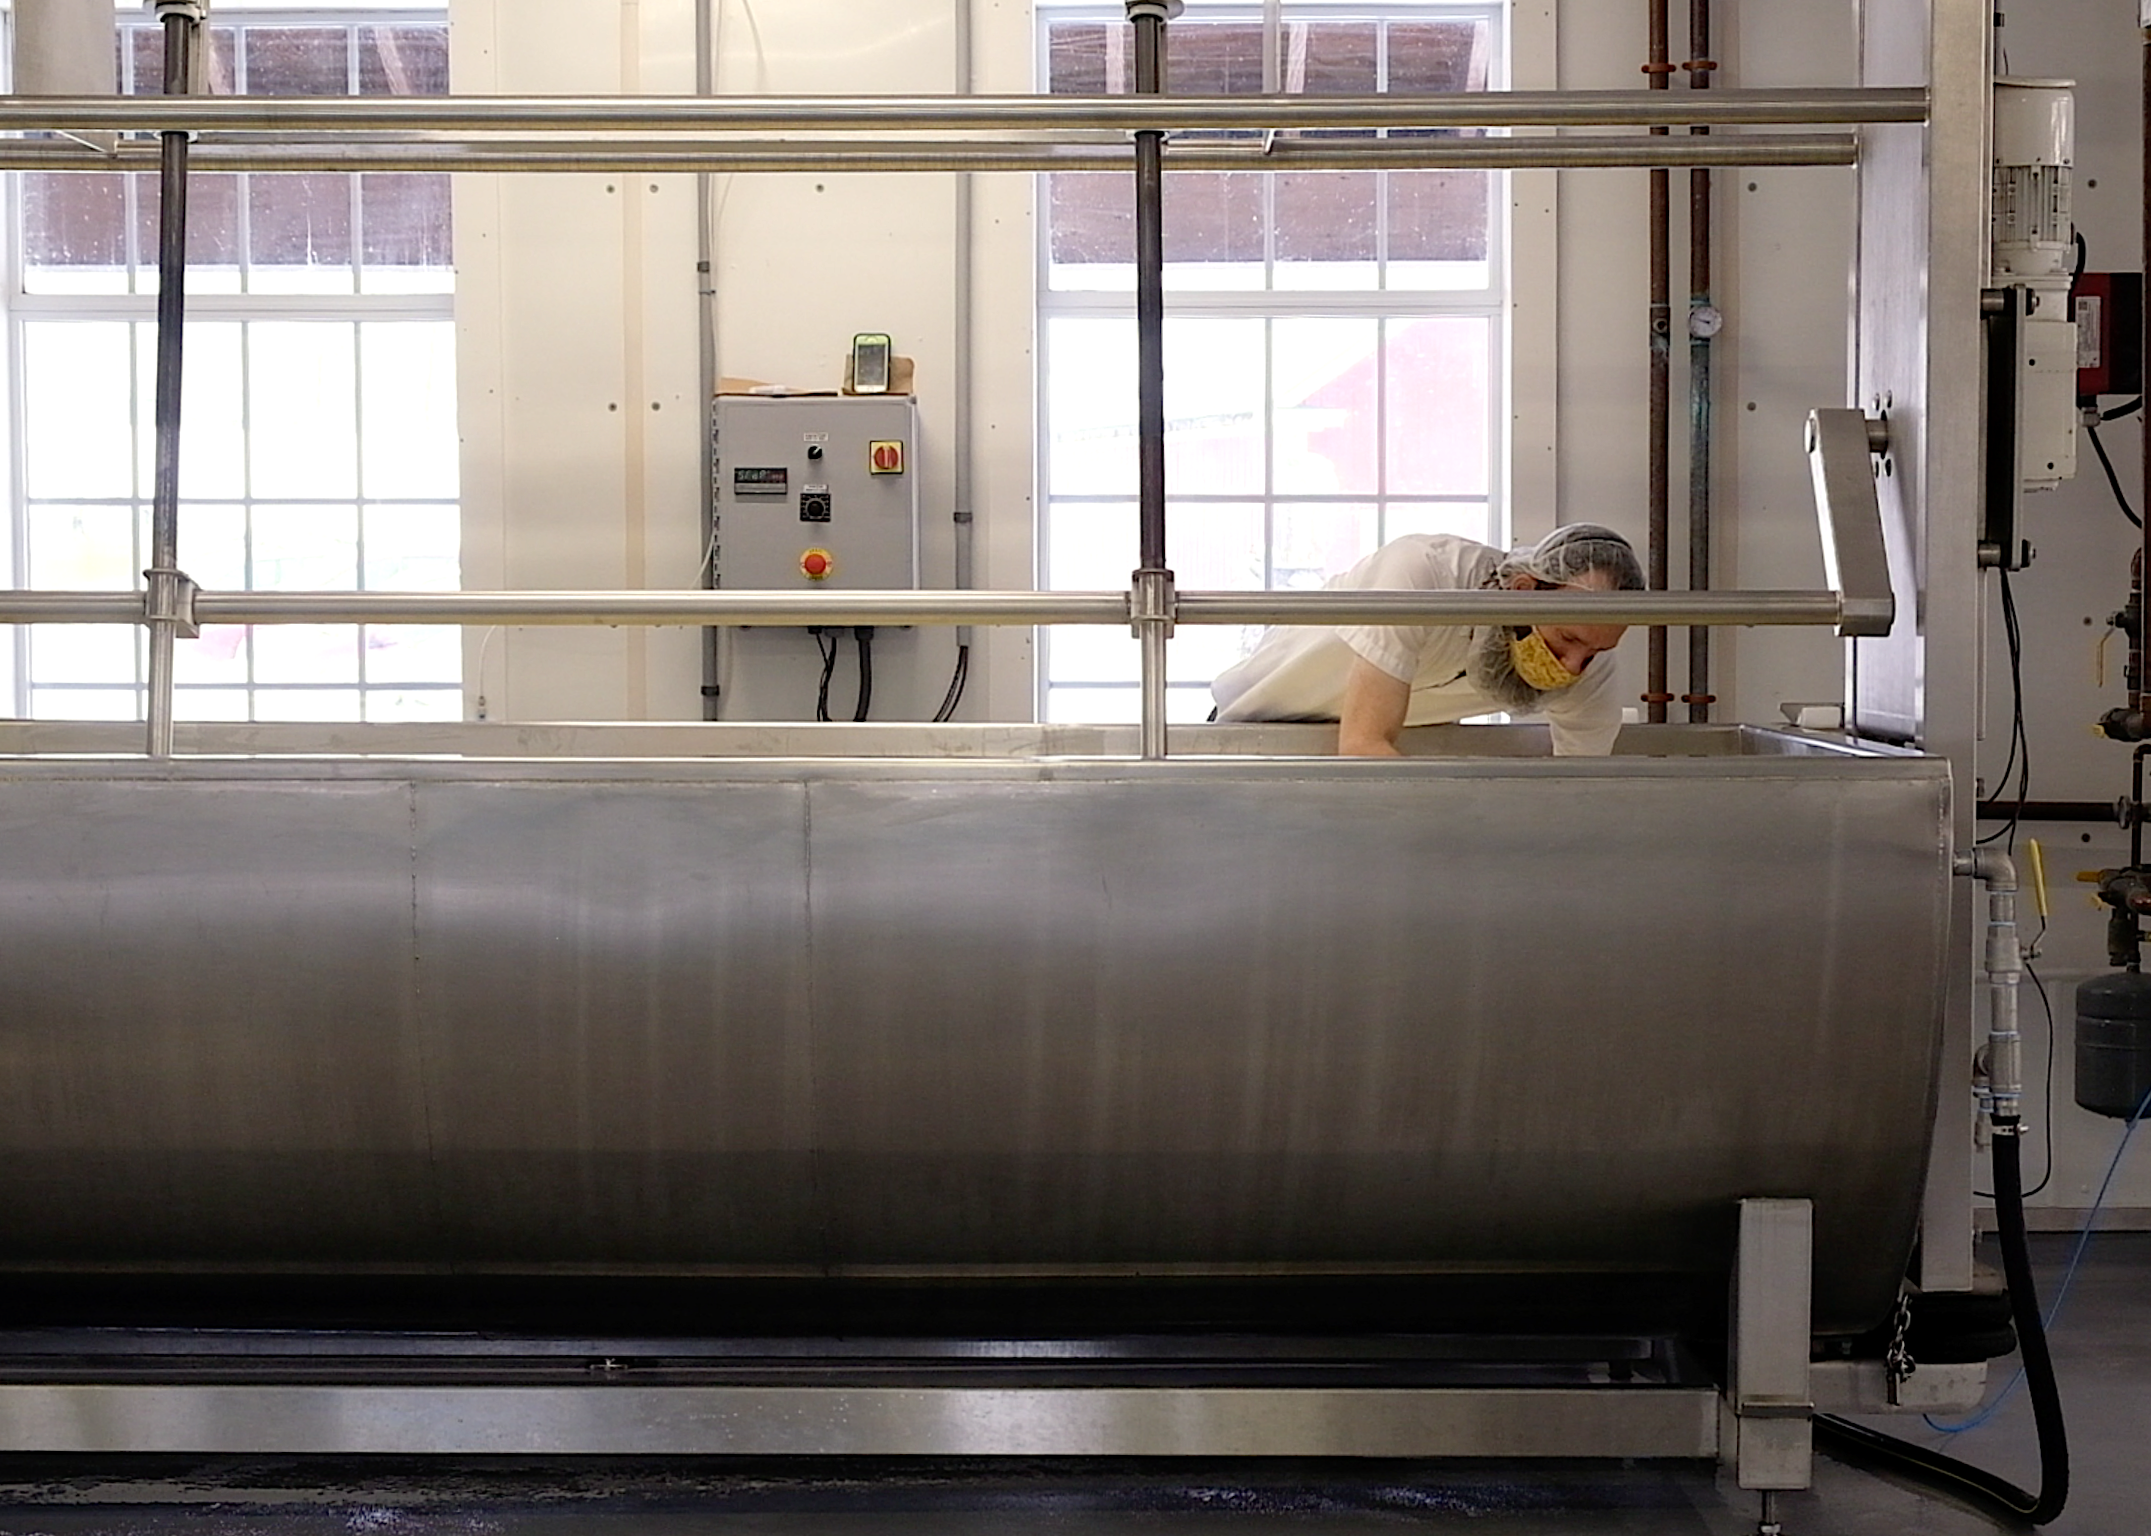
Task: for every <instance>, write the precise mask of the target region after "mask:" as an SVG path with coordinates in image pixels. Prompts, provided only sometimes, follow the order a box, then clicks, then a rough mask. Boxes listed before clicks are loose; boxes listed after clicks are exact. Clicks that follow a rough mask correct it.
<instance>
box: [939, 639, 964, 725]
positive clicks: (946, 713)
mask: <svg viewBox="0 0 2151 1536" xmlns="http://www.w3.org/2000/svg"><path fill="white" fill-rule="evenodd" d="M970 680H971V647H969V646H968V645H959V646H957V647H956V670H955V671H953V672H951V673H950V674H949V691H948V692H947V693H945V694H943V695H942V697H941V707H940V708H939V709H937V710H935V711H934V723H935V724H936V725H940V724H942V723H943V722H945V721H948V720H951V719H953V718H954V717H955V714H956V706H957V705H959V704H961V703H962V702H963V690H964V684H966V683H968V682H969V681H970Z"/></svg>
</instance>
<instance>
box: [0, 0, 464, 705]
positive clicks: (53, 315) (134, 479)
mask: <svg viewBox="0 0 2151 1536" xmlns="http://www.w3.org/2000/svg"><path fill="white" fill-rule="evenodd" d="M227 18H228V19H227ZM115 21H116V22H117V24H118V26H119V28H120V29H121V33H122V39H123V41H122V44H121V46H120V50H119V55H120V61H121V63H120V68H121V75H120V81H121V85H122V87H123V88H124V87H125V86H126V85H127V84H129V83H130V82H131V81H132V78H133V74H134V68H135V54H134V50H133V48H132V46H131V45H129V44H128V43H127V42H126V41H125V40H124V39H125V36H126V34H127V33H128V32H129V31H154V30H156V23H155V22H153V21H141V20H137V19H135V18H134V17H132V16H129V15H126V14H124V13H116V14H115ZM447 24H448V22H447V15H446V12H445V10H442V9H427V8H425V7H419V6H398V7H396V8H394V9H381V10H368V9H354V8H348V7H339V8H336V9H333V10H331V9H326V8H324V9H321V10H293V9H284V8H277V9H266V8H265V9H261V10H255V9H251V8H250V9H245V10H237V11H233V12H225V13H222V15H220V16H219V17H217V18H215V19H213V20H212V22H211V26H212V27H222V28H229V29H231V30H232V31H234V32H236V33H239V34H242V35H241V36H240V37H238V38H236V39H235V45H234V49H233V83H234V85H235V86H239V87H241V88H243V86H244V83H245V80H246V74H245V70H246V49H245V46H244V37H243V34H244V32H246V31H247V30H252V29H257V28H270V29H282V28H292V27H299V28H306V29H319V30H325V29H328V28H332V27H341V28H343V29H344V32H345V38H346V42H345V73H344V81H345V87H346V90H347V91H349V92H351V93H352V94H356V92H357V89H358V85H359V83H360V76H359V61H360V39H359V32H360V29H361V28H368V27H393V26H414V27H420V26H422V27H441V28H444V29H445V27H446V26H447ZM12 27H13V16H12V14H11V13H0V36H11V35H12ZM146 174H149V173H134V174H128V175H126V179H125V180H124V181H123V182H122V189H123V197H122V208H121V214H120V216H121V218H122V219H123V220H124V221H125V223H124V228H125V230H126V240H125V246H126V251H125V254H126V260H127V263H128V269H127V277H126V282H127V288H126V291H124V292H118V293H29V292H27V291H25V290H26V281H27V275H28V271H29V266H30V264H29V262H28V261H27V260H26V256H25V250H24V240H23V236H24V233H25V231H26V228H27V221H26V217H25V207H24V189H25V185H26V183H25V176H24V173H19V172H18V173H12V174H10V175H8V177H7V181H8V186H7V188H6V195H5V203H4V205H0V206H4V207H5V209H6V211H7V214H8V216H9V218H10V219H11V221H12V228H11V229H10V230H9V232H8V235H7V237H6V238H5V239H0V307H4V309H5V319H6V325H7V339H8V366H7V388H8V408H7V410H6V412H5V413H4V423H5V430H6V433H7V441H6V444H5V450H6V456H7V483H8V495H9V506H10V512H9V519H8V521H9V537H8V539H7V541H6V544H5V546H4V547H5V551H6V555H7V560H8V565H9V569H8V570H7V572H6V579H7V581H8V582H9V583H10V584H15V585H24V586H31V585H34V583H35V573H34V569H33V566H32V561H31V550H30V515H29V514H30V508H31V505H32V501H31V498H30V496H29V488H28V483H27V449H28V430H27V428H28V422H27V402H28V389H27V383H28V380H27V362H26V349H25V345H24V336H25V327H26V326H28V325H30V324H32V323H37V322H45V323H68V322H98V321H105V322H127V323H128V326H129V333H128V381H129V388H128V402H127V430H128V442H129V445H130V452H129V456H128V475H127V479H128V484H129V487H130V495H128V496H126V497H123V498H114V497H45V498H40V499H38V500H37V501H36V503H35V504H36V505H37V506H40V507H44V506H99V507H114V508H119V507H124V508H126V509H127V510H128V511H129V513H130V516H129V522H128V526H129V538H130V559H129V565H130V567H131V568H132V569H134V570H135V571H136V572H137V573H138V575H137V580H136V582H135V584H134V587H133V590H135V591H140V590H142V583H141V581H140V579H139V572H140V570H141V569H142V568H143V567H144V566H146V565H147V564H148V558H147V554H146V548H145V546H144V544H143V539H144V536H145V528H146V526H147V524H146V519H147V518H148V516H149V513H150V506H151V501H152V497H151V494H150V491H149V489H148V488H146V487H145V486H144V484H143V466H142V461H141V452H140V444H141V440H142V431H143V421H144V418H145V416H146V415H147V414H148V413H149V412H150V411H151V410H152V409H153V406H154V398H153V392H154V382H155V381H154V378H153V377H150V378H145V377H144V374H143V368H142V361H143V358H142V350H141V345H140V327H142V326H145V325H146V326H151V327H154V324H155V319H156V304H157V295H156V291H155V289H154V288H153V287H152V288H147V289H144V288H140V287H138V286H137V284H138V282H139V274H140V273H141V272H142V271H143V270H145V269H144V267H143V266H142V264H141V262H140V260H139V256H140V251H139V243H140V240H141V223H140V207H139V201H138V198H137V191H138V189H139V187H140V186H141V185H142V182H141V179H140V178H141V176H142V175H146ZM339 174H342V175H344V176H345V177H346V182H347V186H348V188H349V197H350V203H351V210H350V217H351V274H352V280H351V289H350V291H348V292H339V293H312V294H309V293H275V292H272V293H257V292H254V291H252V288H251V283H250V280H249V274H250V273H251V270H252V263H251V260H250V257H251V253H252V245H253V239H252V233H253V231H252V218H251V194H250V190H249V189H250V181H251V178H250V176H249V175H248V174H247V173H238V186H239V194H238V202H237V214H238V220H237V221H238V257H239V263H240V265H239V271H240V285H239V289H238V291H236V292H231V291H225V292H209V293H196V292H193V291H191V290H190V291H189V293H188V295H187V318H188V320H189V322H190V323H191V322H195V321H205V322H217V321H221V322H227V323H236V324H238V325H239V326H240V346H239V378H240V388H241V392H242V393H241V399H240V440H241V442H242V444H245V445H247V449H246V451H244V452H243V453H242V456H241V468H240V473H241V477H242V487H241V488H242V494H241V495H240V496H237V497H187V498H183V504H184V502H185V501H189V500H191V501H195V502H199V503H205V504H206V503H214V504H216V505H220V506H237V507H239V508H241V510H242V515H243V518H244V532H243V537H244V561H245V572H246V579H247V585H248V590H252V589H253V583H254V574H255V573H254V561H255V526H254V512H255V508H256V506H257V505H272V506H293V507H304V506H309V505H320V506H334V507H345V506H348V507H351V508H352V509H353V512H354V517H355V519H356V528H355V530H354V561H355V569H354V573H353V574H354V588H355V589H356V590H361V591H363V590H366V523H367V516H366V514H367V512H368V511H369V510H370V509H371V508H374V507H396V506H424V507H437V506H443V505H453V504H455V503H457V502H459V501H460V490H459V492H458V494H457V495H456V496H453V497H446V498H444V497H381V498H369V497H368V496H367V495H366V494H365V492H366V466H365V441H366V435H365V434H366V420H365V414H366V406H365V360H364V347H363V345H362V344H361V335H362V333H361V331H360V326H361V324H362V323H364V322H368V321H379V322H430V323H439V324H452V323H453V322H454V319H455V294H454V291H453V289H452V287H451V288H449V289H444V290H442V291H439V292H417V293H414V292H401V291H391V292H386V293H368V292H367V291H366V290H365V286H364V276H363V274H364V254H365V251H364V226H363V212H362V206H363V198H362V196H361V192H360V186H361V184H360V180H359V176H360V174H361V173H358V172H343V173H339ZM256 321H260V322H269V323H277V322H283V323H295V322H296V323H324V324H340V325H344V326H348V327H349V328H350V331H351V337H352V424H353V445H354V455H355V463H354V466H353V494H352V495H351V496H350V497H348V498H345V497H291V496H285V497H271V498H257V497H256V495H255V494H254V492H255V488H254V484H253V477H254V463H253V459H254V456H253V453H252V452H251V444H252V441H253V422H252V409H253V397H252V374H253V357H252V353H253V346H252V334H253V333H252V322H256ZM182 535H184V527H182ZM185 563H186V562H185V555H184V547H182V556H181V565H182V567H184V565H185ZM348 627H349V628H350V629H351V630H352V631H353V644H354V645H355V646H356V648H357V653H358V654H357V666H356V675H355V680H354V681H351V682H329V683H264V682H260V681H258V680H257V676H256V659H255V640H256V629H257V628H258V627H257V626H247V636H246V641H245V656H246V679H245V681H243V682H233V683H182V684H176V685H175V692H176V693H177V694H179V695H181V696H184V695H186V694H188V693H199V692H218V693H233V692H238V693H243V694H244V695H245V696H246V700H247V720H248V721H249V722H252V721H255V720H258V719H259V718H260V716H259V711H258V701H259V698H260V696H261V695H262V694H265V693H266V694H298V693H321V692H343V693H351V694H355V695H356V696H357V698H358V701H359V714H358V719H360V720H364V719H367V718H368V717H369V711H368V704H369V701H370V700H371V698H372V697H373V695H374V694H376V693H414V694H415V693H455V694H458V695H460V694H461V693H462V691H463V688H464V681H463V679H462V678H461V676H460V675H459V676H458V677H457V679H456V680H455V681H452V682H439V683H418V682H403V683H375V682H373V681H371V680H370V678H369V676H368V670H369V669H368V657H367V645H366V640H367V631H368V626H366V625H351V626H348ZM0 631H4V633H5V635H6V640H5V644H6V645H7V650H8V656H7V662H6V666H7V673H8V676H9V682H10V684H11V692H12V695H13V699H12V703H13V713H14V714H15V716H16V717H18V718H32V717H33V704H34V700H35V697H36V695H37V693H39V692H42V691H58V690H64V691H67V692H70V693H112V694H117V693H128V694H131V695H132V696H133V699H134V705H135V710H134V718H136V719H137V720H139V719H142V718H144V716H145V711H146V689H147V677H146V673H147V665H148V662H147V638H146V635H145V634H144V632H143V631H141V630H140V628H139V627H137V628H136V630H135V631H134V642H135V643H134V646H133V652H134V678H133V681H131V682H118V681H114V682H101V683H84V682H44V681H40V680H39V679H37V678H35V677H33V675H32V664H33V656H32V653H33V646H32V644H31V631H30V628H29V627H28V626H0ZM460 670H461V669H460V667H459V669H458V671H459V674H460ZM182 718H184V715H182Z"/></svg>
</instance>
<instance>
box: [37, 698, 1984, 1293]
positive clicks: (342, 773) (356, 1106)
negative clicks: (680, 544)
mask: <svg viewBox="0 0 2151 1536" xmlns="http://www.w3.org/2000/svg"><path fill="white" fill-rule="evenodd" d="M997 729H999V730H1001V731H1002V732H1003V733H1004V734H1005V733H1006V732H1008V731H1009V730H1012V729H1013V730H1020V729H1021V728H997ZM1472 734H1473V733H1472V732H1470V731H1466V732H1464V733H1463V734H1462V735H1460V736H1459V735H1454V734H1452V735H1449V736H1443V737H1440V738H1438V740H1440V741H1444V742H1456V741H1463V742H1466V743H1469V742H1470V740H1471V737H1472ZM780 737H781V738H782V739H781V743H780V744H782V745H784V746H786V747H788V748H791V749H793V750H796V742H797V740H799V739H803V738H799V737H797V735H796V733H794V734H793V735H790V736H786V735H784V734H783V733H775V734H774V735H773V736H771V738H770V739H772V740H777V739H778V738H780ZM720 739H721V738H720ZM732 739H733V740H735V741H737V740H738V738H736V737H735V738H732ZM920 739H921V740H929V739H930V740H932V741H936V742H942V743H947V742H949V741H954V740H957V739H958V738H956V737H952V736H948V735H946V734H943V735H937V736H933V737H931V738H926V737H921V738H920ZM1200 739H1201V740H1202V741H1203V742H1205V743H1208V742H1212V741H1229V740H1230V738H1229V736H1226V735H1219V734H1218V733H1212V735H1211V736H1208V737H1204V738H1200ZM1636 739H1637V740H1642V741H1644V742H1645V743H1646V745H1649V746H1651V747H1652V748H1653V750H1657V751H1661V752H1663V753H1664V754H1665V755H1658V756H1640V755H1623V756H1617V757H1614V758H1611V759H1607V760H1598V761H1577V760H1563V761H1555V760H1551V759H1535V758H1528V757H1511V756H1505V755H1498V754H1499V753H1502V752H1507V751H1511V750H1515V746H1516V743H1517V742H1518V741H1519V740H1526V741H1527V740H1528V738H1522V737H1519V736H1517V735H1516V734H1514V733H1509V734H1504V733H1501V732H1491V731H1490V732H1486V733H1484V736H1483V740H1484V742H1485V743H1486V745H1487V746H1489V747H1490V748H1494V749H1495V750H1496V753H1497V755H1484V756H1478V755H1474V756H1459V757H1445V758H1440V759H1436V760H1425V761H1410V762H1403V763H1391V764H1378V763H1340V762H1336V761H1334V760H1329V759H1323V758H1318V757H1305V758H1289V759H1259V758H1252V757H1249V758H1239V757H1231V756H1217V757H1203V758H1196V757H1181V758H1175V759H1173V760H1170V761H1167V762H1164V763H1140V762H1127V761H1112V760H1102V759H1058V758H1050V757H1030V758H1025V759H1015V760H1012V759H1002V760H987V759H983V758H966V757H962V756H946V757H943V758H941V759H939V760H934V759H929V758H925V757H911V758H904V759H887V760H873V761H863V760H862V761H848V760H840V759H818V758H810V757H802V756H779V757H768V758H762V759H754V758H747V757H726V758H713V759H685V758H653V759H641V760H637V759H633V758H629V757H624V756H622V757H612V758H603V759H598V758H574V759H557V760H542V761H540V760H525V761H492V760H483V759H476V758H451V757H443V758H439V759H421V758H408V759H388V758H359V757H350V756H340V757H328V758H320V759H304V758H288V759H268V758H255V759H242V758H232V759H221V758H201V759H188V758H184V757H182V758H179V759H176V760H173V761H171V762H169V763H157V764H151V763H147V762H143V761H139V760H127V759H120V758H83V759H63V758H56V757H18V758H12V759H6V760H0V989H4V990H0V1267H4V1268H8V1269H13V1270H16V1271H34V1272H46V1273H62V1274H66V1273H78V1272H80V1273H87V1272H90V1271H110V1270H115V1269H116V1270H122V1271H144V1272H148V1271H157V1272H172V1271H180V1272H228V1271H232V1270H246V1269H255V1270H259V1269H268V1270H278V1269H290V1270H298V1271H317V1272H327V1273H336V1274H359V1273H367V1272H375V1271H392V1270H420V1271H455V1272H459V1273H493V1272H498V1273H562V1272H575V1273H588V1274H619V1275H628V1274H653V1273H654V1274H687V1275H694V1274H724V1275H771V1276H797V1277H801V1278H802V1279H813V1278H816V1277H826V1276H831V1275H849V1276H858V1275H912V1276H970V1277H1003V1276H1017V1275H1023V1276H1060V1275H1072V1276H1084V1275H1111V1276H1123V1277H1141V1276H1169V1275H1181V1276H1186V1275H1277V1274H1287V1273H1309V1274H1331V1275H1337V1274H1344V1275H1356V1274H1412V1273H1420V1272H1437V1273H1471V1274H1481V1275H1486V1274H1497V1275H1498V1274H1518V1275H1525V1274H1539V1275H1543V1274H1547V1273H1560V1274H1573V1275H1577V1276H1591V1275H1629V1276H1634V1275H1651V1274H1666V1275H1692V1274H1698V1273H1706V1272H1709V1271H1711V1270H1712V1269H1714V1268H1716V1269H1722V1267H1723V1265H1724V1263H1725V1259H1726V1254H1727V1251H1728V1245H1729V1242H1730V1237H1731V1232H1732V1211H1733V1205H1734V1202H1735V1201H1736V1200H1738V1199H1739V1198H1741V1197H1742V1196H1747V1195H1782V1196H1808V1197H1812V1198H1813V1200H1814V1201H1815V1210H1816V1243H1815V1250H1816V1255H1817V1259H1816V1264H1817V1273H1816V1291H1815V1307H1816V1323H1817V1328H1818V1331H1820V1332H1825V1333H1830V1332H1848V1331H1856V1330H1861V1329H1865V1328H1867V1327H1869V1326H1871V1325H1873V1324H1875V1323H1876V1322H1878V1321H1879V1320H1880V1319H1881V1317H1882V1316H1883V1315H1884V1313H1885V1311H1886V1309H1887V1308H1888V1306H1889V1305H1890V1304H1891V1302H1892V1299H1893V1297H1894V1294H1895V1287H1896V1283H1897V1279H1898V1276H1899V1275H1900V1274H1901V1273H1902V1272H1903V1268H1904V1264H1905V1262H1906V1258H1907V1255H1908V1252H1909V1249H1910V1246H1911V1243H1912V1238H1913V1233H1914V1226H1915V1220H1916V1213H1917V1207H1918V1200H1919V1192H1920V1188H1921V1180H1922V1174H1923V1168H1924V1162H1925V1158H1926V1155H1927V1146H1928V1137H1929V1127H1930V1124H1931V1121H1932V1115H1933V1103H1934V1099H1935V1095H1936V1092H1937V1053H1938V1040H1939V1020H1940V1013H1941V1008H1940V997H1941V986H1940V981H1941V976H1942V969H1943V950H1944V932H1945V920H1946V917H1945V914H1946V906H1947V900H1948V896H1949V890H1948V887H1949V882H1950V849H1949V845H1948V820H1947V811H1948V799H1949V781H1948V771H1947V766H1946V764H1944V763H1942V762H1940V761H1938V760H1933V759H1928V758H1922V757H1918V756H1907V755H1895V754H1884V753H1869V752H1865V751H1860V750H1854V749H1852V748H1850V747H1842V746H1840V747H1831V746H1829V745H1827V744H1825V743H1821V742H1817V741H1812V740H1807V739H1804V738H1799V737H1796V736H1791V735H1778V734H1773V733H1768V732H1758V731H1743V732H1725V731H1714V732H1701V733H1697V734H1696V735H1694V736H1692V737H1683V736H1681V735H1680V734H1679V733H1665V734H1662V735H1660V736H1657V737H1650V736H1648V735H1646V736H1642V737H1638V738H1636ZM1729 744H1730V745H1729ZM186 745H187V741H186V738H185V737H184V736H183V737H182V747H183V749H184V747H185V746H186Z"/></svg>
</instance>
